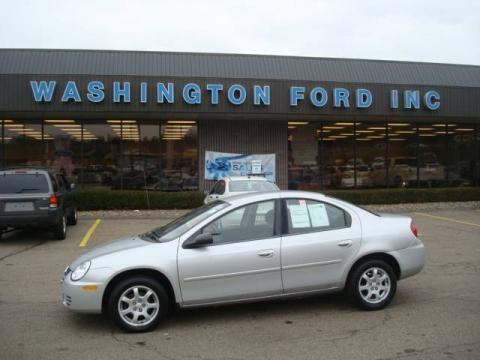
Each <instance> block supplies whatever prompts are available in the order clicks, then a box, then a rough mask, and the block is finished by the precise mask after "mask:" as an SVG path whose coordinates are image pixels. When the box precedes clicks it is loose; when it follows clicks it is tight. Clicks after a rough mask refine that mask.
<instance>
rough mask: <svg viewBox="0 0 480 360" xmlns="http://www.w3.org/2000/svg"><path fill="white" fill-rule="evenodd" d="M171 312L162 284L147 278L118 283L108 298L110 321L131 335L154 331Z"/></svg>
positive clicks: (129, 279)
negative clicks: (132, 333)
mask: <svg viewBox="0 0 480 360" xmlns="http://www.w3.org/2000/svg"><path fill="white" fill-rule="evenodd" d="M168 310H169V301H168V296H167V293H166V291H165V289H164V288H163V286H162V285H161V284H159V283H158V281H156V280H155V279H153V278H150V277H147V276H135V277H131V278H127V279H125V280H123V281H121V282H120V283H118V284H117V285H116V286H115V287H114V289H113V290H112V292H111V295H110V298H109V299H108V313H109V316H110V318H111V319H112V320H113V321H114V322H115V323H116V324H117V325H118V326H119V327H120V328H122V329H123V330H125V331H128V332H144V331H151V330H153V329H155V328H156V327H157V326H158V323H159V322H160V320H162V319H163V318H164V317H165V316H166V315H167V314H168Z"/></svg>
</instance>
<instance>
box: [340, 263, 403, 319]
mask: <svg viewBox="0 0 480 360" xmlns="http://www.w3.org/2000/svg"><path fill="white" fill-rule="evenodd" d="M396 289H397V277H396V275H395V272H394V271H393V269H392V267H391V266H390V265H389V264H387V263H386V262H384V261H382V260H368V261H365V262H363V263H361V264H359V265H358V266H356V267H355V269H353V271H352V273H351V275H350V277H349V280H348V284H347V291H348V294H349V296H350V298H351V299H352V300H353V302H354V303H355V304H356V305H357V306H359V307H360V308H362V309H365V310H380V309H383V308H384V307H385V306H387V305H388V304H389V303H390V302H391V301H392V299H393V296H394V295H395V291H396Z"/></svg>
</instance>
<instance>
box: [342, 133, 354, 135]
mask: <svg viewBox="0 0 480 360" xmlns="http://www.w3.org/2000/svg"><path fill="white" fill-rule="evenodd" d="M340 135H345V136H353V133H341V134H340Z"/></svg>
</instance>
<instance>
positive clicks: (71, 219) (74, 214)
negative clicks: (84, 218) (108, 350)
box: [67, 208, 78, 225]
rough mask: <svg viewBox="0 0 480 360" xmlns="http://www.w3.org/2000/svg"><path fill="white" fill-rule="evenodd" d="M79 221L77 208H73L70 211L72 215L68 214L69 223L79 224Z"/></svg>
mask: <svg viewBox="0 0 480 360" xmlns="http://www.w3.org/2000/svg"><path fill="white" fill-rule="evenodd" d="M77 222H78V214H77V208H73V209H72V211H71V212H70V215H68V218H67V225H77Z"/></svg>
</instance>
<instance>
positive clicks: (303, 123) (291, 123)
mask: <svg viewBox="0 0 480 360" xmlns="http://www.w3.org/2000/svg"><path fill="white" fill-rule="evenodd" d="M307 124H309V122H308V121H289V122H288V125H307Z"/></svg>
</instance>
